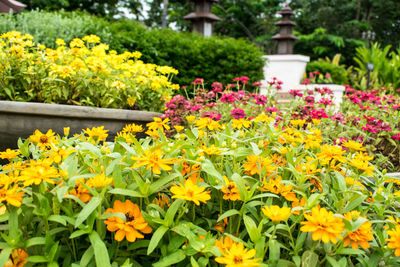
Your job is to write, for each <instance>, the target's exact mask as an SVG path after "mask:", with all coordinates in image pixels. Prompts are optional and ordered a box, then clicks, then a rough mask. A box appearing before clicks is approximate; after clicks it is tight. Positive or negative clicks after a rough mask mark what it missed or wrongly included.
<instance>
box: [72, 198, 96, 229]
mask: <svg viewBox="0 0 400 267" xmlns="http://www.w3.org/2000/svg"><path fill="white" fill-rule="evenodd" d="M100 204H101V198H98V197H92V199H91V200H90V202H89V203H87V204H86V205H85V207H84V208H83V209H82V210H81V212H80V213H79V214H78V217H77V218H76V221H75V227H78V226H79V225H81V224H82V223H83V222H84V221H85V220H86V219H87V217H89V215H90V214H92V212H93V211H94V210H95V209H96V208H97V207H98V206H99V205H100Z"/></svg>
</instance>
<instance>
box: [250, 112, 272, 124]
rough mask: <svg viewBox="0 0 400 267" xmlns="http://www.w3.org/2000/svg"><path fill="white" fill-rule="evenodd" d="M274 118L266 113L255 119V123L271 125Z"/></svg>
mask: <svg viewBox="0 0 400 267" xmlns="http://www.w3.org/2000/svg"><path fill="white" fill-rule="evenodd" d="M273 120H274V118H271V117H270V116H267V115H265V113H264V112H263V113H261V114H259V115H258V116H257V117H255V118H254V122H266V123H269V122H271V121H273Z"/></svg>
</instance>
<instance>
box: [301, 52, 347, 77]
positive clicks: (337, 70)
mask: <svg viewBox="0 0 400 267" xmlns="http://www.w3.org/2000/svg"><path fill="white" fill-rule="evenodd" d="M340 58H341V54H336V55H335V56H334V57H333V58H332V60H331V59H330V58H328V57H326V58H319V59H318V60H316V61H311V62H310V63H308V64H307V70H306V71H307V73H309V72H313V71H318V72H319V73H329V74H330V76H331V77H332V82H333V83H335V84H348V82H349V78H348V75H349V73H348V71H346V68H345V66H344V65H340Z"/></svg>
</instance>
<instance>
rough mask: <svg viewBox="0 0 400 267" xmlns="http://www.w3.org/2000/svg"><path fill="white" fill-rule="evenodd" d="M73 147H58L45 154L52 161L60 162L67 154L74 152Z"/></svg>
mask: <svg viewBox="0 0 400 267" xmlns="http://www.w3.org/2000/svg"><path fill="white" fill-rule="evenodd" d="M75 151H76V150H75V149H65V148H58V149H57V150H55V151H51V152H50V153H47V154H46V155H47V156H48V157H49V159H50V160H51V161H53V162H54V163H57V164H59V163H61V162H62V161H63V160H65V159H66V158H67V157H68V155H69V154H71V153H73V152H75Z"/></svg>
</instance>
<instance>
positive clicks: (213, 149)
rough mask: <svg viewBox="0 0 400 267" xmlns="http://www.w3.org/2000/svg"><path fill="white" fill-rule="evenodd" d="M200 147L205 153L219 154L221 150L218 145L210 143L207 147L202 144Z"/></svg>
mask: <svg viewBox="0 0 400 267" xmlns="http://www.w3.org/2000/svg"><path fill="white" fill-rule="evenodd" d="M200 149H201V150H202V151H203V152H205V153H206V154H207V155H219V154H221V152H222V150H221V149H220V148H219V147H217V146H214V145H211V146H209V147H207V146H205V145H202V146H201V148H200Z"/></svg>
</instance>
